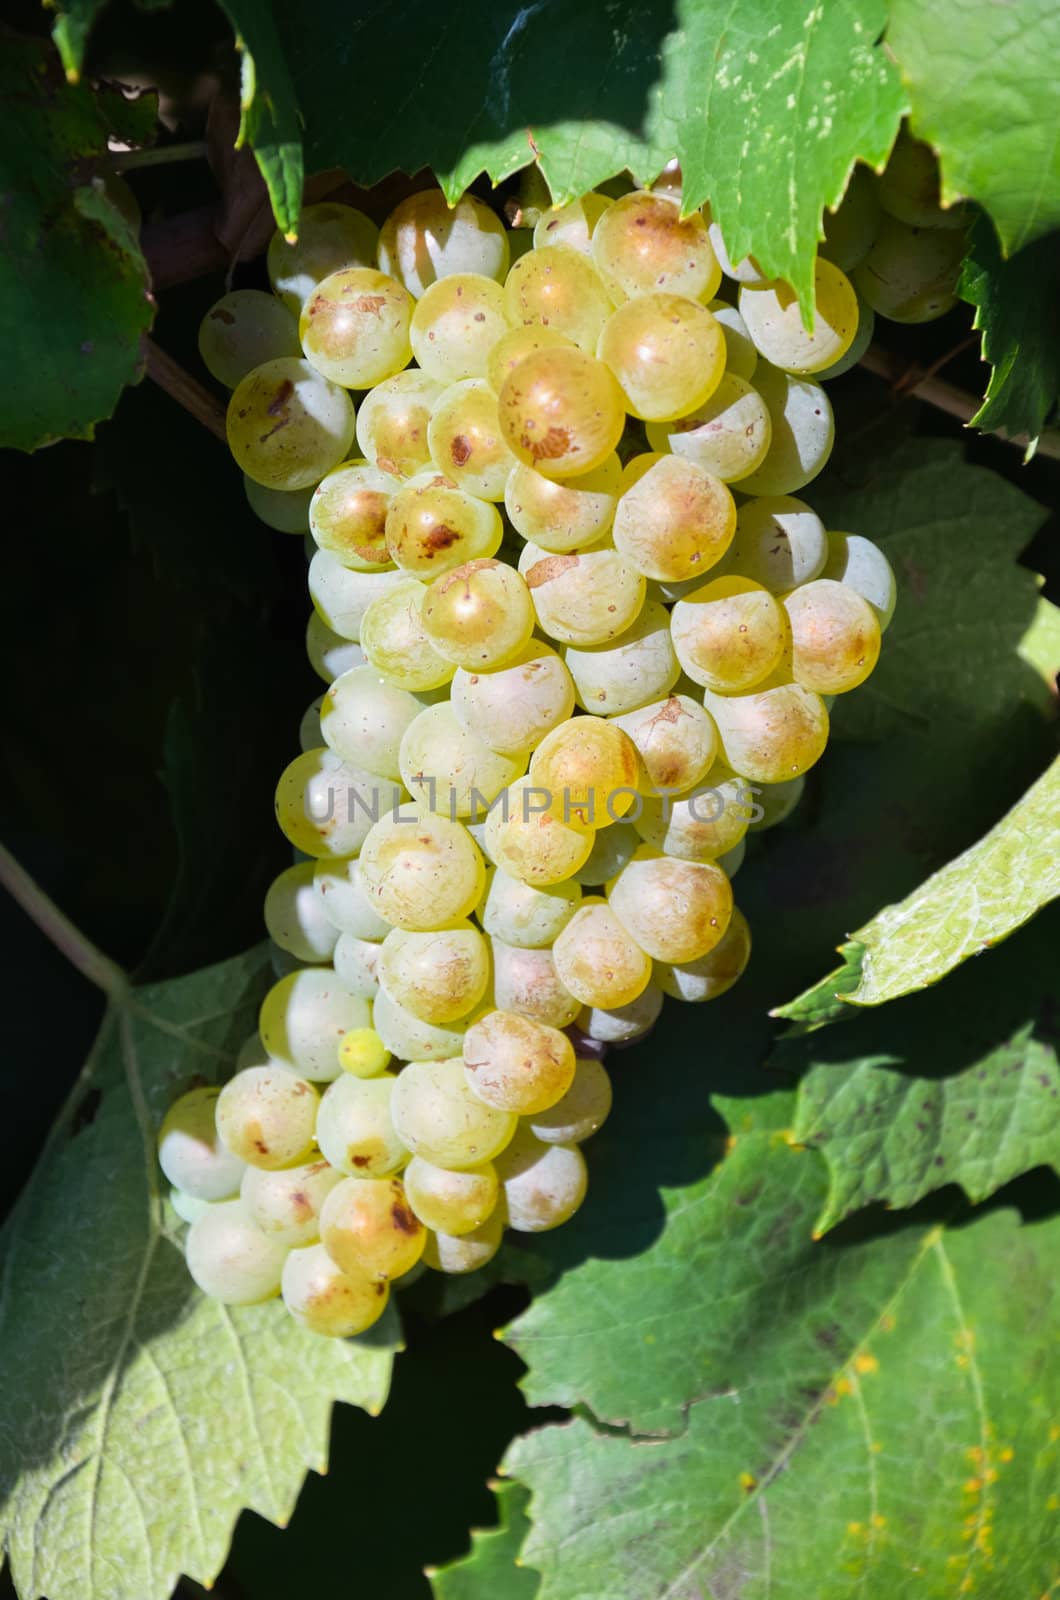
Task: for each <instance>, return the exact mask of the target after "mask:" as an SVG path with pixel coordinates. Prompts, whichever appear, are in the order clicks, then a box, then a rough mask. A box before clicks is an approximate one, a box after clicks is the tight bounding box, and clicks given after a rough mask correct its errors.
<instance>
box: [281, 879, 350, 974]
mask: <svg viewBox="0 0 1060 1600" xmlns="http://www.w3.org/2000/svg"><path fill="white" fill-rule="evenodd" d="M265 927H266V929H267V930H268V934H269V937H270V939H274V940H275V941H276V943H277V944H278V945H279V947H280V949H281V950H286V951H288V952H289V953H290V954H291V955H293V956H294V957H295V959H296V960H298V961H308V962H318V961H330V959H331V953H332V951H333V950H334V948H335V941H336V938H337V931H336V929H335V927H334V926H333V925H332V923H331V922H329V920H328V918H327V916H326V915H325V912H324V907H323V904H322V903H321V899H320V895H319V894H318V892H317V888H316V884H315V882H314V864H313V862H312V861H299V862H297V863H296V865H295V866H293V867H288V868H287V869H286V870H285V871H284V872H281V873H280V875H279V877H277V878H274V879H273V881H272V883H271V884H270V885H269V888H268V891H267V892H266V895H265Z"/></svg>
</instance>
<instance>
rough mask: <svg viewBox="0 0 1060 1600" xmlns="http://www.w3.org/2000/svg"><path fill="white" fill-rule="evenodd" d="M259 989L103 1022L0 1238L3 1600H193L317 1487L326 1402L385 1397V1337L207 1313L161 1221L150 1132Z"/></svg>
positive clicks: (242, 975)
mask: <svg viewBox="0 0 1060 1600" xmlns="http://www.w3.org/2000/svg"><path fill="white" fill-rule="evenodd" d="M267 981H268V974H267V970H266V958H265V956H264V955H263V953H262V952H261V951H260V950H257V951H253V952H251V953H250V954H249V955H247V956H243V957H239V958H237V959H236V960H233V961H229V962H225V963H224V964H223V965H221V966H217V967H211V968H208V969H207V970H205V971H203V972H198V973H195V974H194V975H193V976H191V977H188V978H181V979H178V980H176V981H173V982H169V983H164V984H159V985H157V986H155V987H152V988H146V989H138V990H133V991H131V992H130V994H129V996H128V997H127V999H126V1000H124V1001H122V1000H120V999H118V1000H116V1001H114V1002H112V1004H111V1005H110V1007H109V1009H108V1011H107V1014H106V1017H105V1019H104V1022H103V1025H102V1027H101V1029H100V1034H99V1037H98V1039H97V1042H96V1045H95V1047H94V1049H93V1051H92V1054H91V1056H90V1058H89V1060H88V1063H87V1064H86V1066H85V1069H84V1072H83V1073H82V1075H81V1078H80V1079H79V1081H78V1084H77V1087H76V1089H75V1092H74V1094H73V1096H72V1097H71V1100H70V1102H69V1104H68V1106H67V1108H66V1110H65V1112H64V1113H63V1115H62V1117H61V1118H60V1120H59V1122H58V1123H57V1124H56V1127H55V1129H54V1130H53V1133H52V1136H51V1138H50V1140H49V1143H48V1146H47V1147H46V1150H45V1152H44V1154H43V1155H42V1157H41V1159H40V1161H39V1162H38V1165H37V1168H36V1171H35V1173H34V1176H33V1179H32V1180H31V1182H30V1185H29V1186H28V1188H27V1189H26V1191H25V1192H24V1194H23V1196H22V1198H21V1200H20V1202H19V1204H18V1207H17V1208H16V1210H15V1212H14V1213H13V1214H12V1217H11V1219H10V1221H9V1223H8V1227H7V1230H6V1238H5V1245H6V1269H5V1279H4V1284H5V1292H4V1299H3V1305H2V1309H0V1352H2V1359H3V1365H4V1370H5V1376H6V1385H7V1391H6V1392H7V1398H6V1409H7V1416H6V1425H5V1429H4V1433H3V1439H2V1444H0V1451H2V1454H0V1461H2V1474H0V1476H2V1480H3V1483H4V1485H5V1488H4V1503H5V1512H4V1523H5V1527H6V1544H7V1550H8V1555H9V1559H10V1561H11V1569H12V1575H13V1577H14V1581H15V1584H16V1586H17V1588H18V1591H19V1594H20V1595H21V1596H22V1600H34V1597H36V1596H38V1595H47V1596H48V1600H168V1596H169V1595H170V1593H171V1591H172V1589H173V1587H174V1585H175V1584H176V1582H177V1579H178V1577H179V1576H180V1574H181V1573H187V1574H188V1575H189V1576H191V1577H194V1578H196V1579H197V1580H199V1581H200V1582H204V1583H209V1582H210V1581H211V1580H212V1578H213V1577H214V1576H215V1575H216V1573H217V1572H218V1570H219V1568H220V1566H221V1564H222V1562H223V1561H224V1557H225V1553H226V1550H227V1548H228V1543H229V1540H230V1537H231V1533H232V1528H233V1526H234V1523H235V1520H236V1517H237V1516H238V1515H239V1512H240V1511H241V1510H242V1509H243V1508H244V1507H251V1508H252V1509H254V1510H256V1511H257V1512H259V1513H260V1514H261V1515H262V1516H265V1517H268V1518H269V1519H270V1520H272V1521H274V1522H279V1523H283V1522H285V1521H286V1520H287V1518H288V1517H289V1516H290V1513H291V1510H292V1507H293V1505H294V1502H295V1499H296V1497H297V1494H298V1490H299V1488H300V1486H301V1483H302V1479H303V1476H304V1474H305V1471H306V1469H307V1468H312V1469H314V1470H315V1471H318V1472H321V1471H323V1470H324V1468H325V1465H326V1461H327V1447H328V1428H329V1419H330V1413H331V1407H332V1404H333V1402H334V1401H336V1400H345V1401H347V1402H348V1403H350V1404H353V1405H360V1406H363V1407H365V1408H367V1409H368V1410H370V1411H372V1412H376V1411H378V1410H379V1408H380V1407H381V1406H382V1404H383V1401H384V1399H385V1397H386V1391H387V1384H388V1380H389V1373H390V1366H391V1359H392V1354H391V1353H392V1350H393V1348H394V1345H395V1325H394V1321H393V1318H391V1319H390V1320H389V1321H388V1322H387V1323H385V1324H384V1325H383V1326H382V1329H381V1330H380V1331H373V1335H372V1336H367V1337H365V1338H363V1339H361V1340H350V1341H340V1340H328V1339H320V1338H316V1337H314V1336H313V1335H312V1334H309V1333H306V1332H304V1331H303V1330H302V1329H299V1328H298V1327H297V1326H296V1324H295V1323H294V1322H293V1321H292V1320H291V1319H290V1318H289V1317H288V1316H287V1315H286V1313H285V1312H284V1310H283V1308H282V1306H280V1305H279V1304H278V1303H276V1302H271V1303H268V1304H265V1305H261V1306H251V1307H246V1308H226V1307H224V1306H220V1305H218V1304H217V1303H216V1302H215V1301H211V1300H208V1299H206V1297H205V1296H203V1295H201V1294H200V1293H199V1292H198V1290H197V1289H196V1288H195V1286H194V1285H193V1283H192V1281H191V1279H190V1278H189V1276H188V1273H187V1270H186V1268H185V1266H184V1260H183V1255H182V1252H181V1249H180V1239H179V1233H178V1230H177V1225H176V1219H175V1217H174V1215H173V1213H172V1211H171V1210H170V1209H169V1207H168V1206H167V1205H164V1204H163V1199H162V1195H161V1193H160V1184H161V1179H160V1175H159V1172H158V1168H157V1164H156V1160H155V1131H156V1129H157V1127H158V1125H159V1123H160V1122H161V1120H162V1117H163V1115H164V1113H165V1111H166V1109H167V1107H168V1105H169V1104H170V1103H171V1102H172V1100H173V1099H174V1098H175V1097H176V1096H177V1095H178V1094H180V1093H181V1092H182V1091H183V1090H184V1089H186V1088H188V1087H189V1086H191V1084H192V1083H194V1082H196V1081H203V1080H205V1081H210V1080H213V1079H216V1078H219V1077H221V1076H223V1075H224V1074H226V1073H227V1072H228V1071H230V1070H231V1063H232V1059H233V1055H234V1053H235V1051H236V1050H237V1049H238V1047H239V1045H240V1044H241V1043H242V1041H243V1039H244V1038H245V1037H246V1035H247V1034H248V1033H249V1032H250V1031H251V1030H252V1028H253V1026H254V1020H255V1017H256V1011H257V1006H258V1004H259V1002H260V998H261V995H262V993H263V991H264V988H265V985H266V983H267ZM163 1187H164V1186H163Z"/></svg>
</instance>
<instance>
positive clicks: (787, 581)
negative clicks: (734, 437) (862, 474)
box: [725, 495, 828, 594]
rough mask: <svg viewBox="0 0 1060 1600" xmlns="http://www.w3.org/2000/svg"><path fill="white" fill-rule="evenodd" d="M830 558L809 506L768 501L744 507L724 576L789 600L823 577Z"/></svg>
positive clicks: (790, 499) (785, 499)
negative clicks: (788, 595) (735, 576)
mask: <svg viewBox="0 0 1060 1600" xmlns="http://www.w3.org/2000/svg"><path fill="white" fill-rule="evenodd" d="M827 558H828V539H827V537H826V535H825V531H824V523H823V522H822V521H821V519H820V517H819V516H818V515H817V513H816V512H815V511H814V510H812V509H811V507H810V506H808V505H807V504H806V502H805V500H796V499H795V497H794V496H793V495H763V496H761V497H760V498H758V499H756V500H748V501H746V502H745V503H744V504H743V505H742V506H741V507H740V509H739V512H738V513H737V517H736V535H735V537H734V539H733V541H732V544H731V545H730V546H729V551H728V555H727V556H726V559H725V571H726V572H729V573H734V574H736V573H738V574H739V576H740V577H741V578H749V579H750V580H751V581H752V582H753V583H759V584H761V585H762V587H763V588H765V589H768V590H769V591H770V593H771V594H786V593H787V591H788V590H789V589H795V588H797V587H798V586H799V585H800V584H803V583H809V582H810V581H811V579H813V578H816V577H818V576H819V574H820V572H821V569H822V568H823V566H824V564H825V561H826V560H827Z"/></svg>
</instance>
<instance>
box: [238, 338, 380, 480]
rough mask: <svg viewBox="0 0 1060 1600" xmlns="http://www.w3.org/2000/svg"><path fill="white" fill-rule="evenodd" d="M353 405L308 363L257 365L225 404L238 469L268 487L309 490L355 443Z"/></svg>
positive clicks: (284, 360)
mask: <svg viewBox="0 0 1060 1600" xmlns="http://www.w3.org/2000/svg"><path fill="white" fill-rule="evenodd" d="M353 428H354V410H353V402H352V401H351V400H350V397H349V395H348V394H347V393H346V392H345V390H344V389H340V388H339V387H338V386H337V385H336V384H334V383H329V381H328V380H327V378H324V377H321V375H320V373H319V372H317V371H315V370H314V368H313V367H311V366H310V364H309V362H308V361H298V360H293V359H290V358H287V357H280V358H279V359H278V360H276V361H266V362H265V363H264V365H263V366H260V367H255V369H254V371H253V372H250V373H248V374H247V376H246V377H245V378H244V379H243V380H242V382H241V383H240V384H239V386H238V387H237V389H236V390H235V393H234V394H233V395H232V398H231V400H230V401H229V402H228V413H227V416H226V419H225V432H226V434H227V436H228V448H229V449H230V450H231V452H232V454H233V456H234V457H235V459H236V463H237V465H238V466H240V467H241V468H242V470H243V471H244V472H245V473H246V475H247V477H248V478H253V480H254V482H255V483H260V484H261V485H262V486H263V487H264V488H266V489H284V490H288V491H290V490H293V489H308V488H309V487H310V486H311V485H313V484H316V483H319V482H320V479H321V478H323V477H324V476H325V474H326V473H328V472H330V471H331V470H332V468H333V467H337V466H338V464H339V462H340V461H342V460H343V459H344V458H345V456H346V454H347V452H348V451H349V448H350V445H351V443H352V441H353Z"/></svg>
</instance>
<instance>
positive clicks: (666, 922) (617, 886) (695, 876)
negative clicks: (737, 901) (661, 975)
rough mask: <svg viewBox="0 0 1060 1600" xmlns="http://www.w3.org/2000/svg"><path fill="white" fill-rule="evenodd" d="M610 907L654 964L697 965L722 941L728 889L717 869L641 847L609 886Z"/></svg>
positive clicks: (729, 907)
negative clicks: (671, 962) (668, 962)
mask: <svg viewBox="0 0 1060 1600" xmlns="http://www.w3.org/2000/svg"><path fill="white" fill-rule="evenodd" d="M608 905H609V906H610V907H611V910H612V911H613V912H614V914H615V916H616V917H617V918H618V920H619V922H621V924H622V926H623V927H624V928H626V930H627V931H628V932H629V933H630V934H631V935H632V936H633V938H634V939H635V940H636V941H637V943H638V944H639V945H640V947H641V949H642V950H644V951H646V952H647V954H648V955H650V956H651V957H652V959H653V960H655V961H698V960H700V958H701V957H703V956H705V955H706V954H707V953H708V951H710V950H713V949H714V946H715V945H716V944H719V943H720V942H721V940H722V938H723V937H724V935H725V930H726V928H727V927H728V926H729V919H730V918H731V916H732V889H731V887H730V885H729V880H728V878H727V877H726V876H725V873H724V872H723V871H722V870H721V868H720V867H717V866H714V865H712V864H711V863H708V862H699V861H678V860H675V859H673V858H672V857H670V856H664V855H660V854H659V853H658V851H656V850H651V849H649V848H648V847H647V846H645V847H644V848H643V849H642V850H638V851H637V854H636V855H635V856H634V857H633V860H632V861H631V862H630V863H629V865H628V866H625V867H623V868H622V871H621V872H620V873H619V875H618V877H617V878H616V879H615V880H614V882H613V883H612V884H611V885H610V888H609V891H608Z"/></svg>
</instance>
